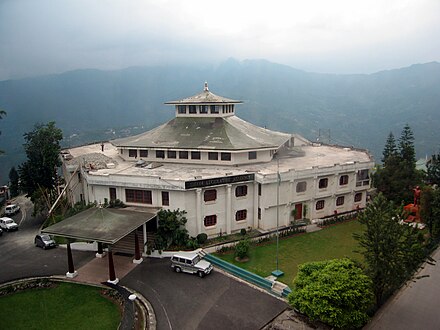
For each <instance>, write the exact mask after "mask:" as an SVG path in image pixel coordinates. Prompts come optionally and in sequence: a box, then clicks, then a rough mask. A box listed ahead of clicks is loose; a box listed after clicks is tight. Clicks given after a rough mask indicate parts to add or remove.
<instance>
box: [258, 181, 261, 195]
mask: <svg viewBox="0 0 440 330" xmlns="http://www.w3.org/2000/svg"><path fill="white" fill-rule="evenodd" d="M258 196H261V183H259V184H258Z"/></svg>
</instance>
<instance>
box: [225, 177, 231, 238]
mask: <svg viewBox="0 0 440 330" xmlns="http://www.w3.org/2000/svg"><path fill="white" fill-rule="evenodd" d="M231 190H232V185H230V184H228V185H227V186H226V214H225V215H226V217H225V220H226V234H227V235H229V234H230V233H231V226H232V224H231V218H232V214H231V213H232V200H231Z"/></svg>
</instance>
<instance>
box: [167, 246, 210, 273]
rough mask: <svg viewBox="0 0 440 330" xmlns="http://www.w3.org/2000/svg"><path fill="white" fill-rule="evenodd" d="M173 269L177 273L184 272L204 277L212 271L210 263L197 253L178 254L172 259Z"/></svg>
mask: <svg viewBox="0 0 440 330" xmlns="http://www.w3.org/2000/svg"><path fill="white" fill-rule="evenodd" d="M171 267H172V268H173V269H174V271H175V272H176V273H180V272H184V273H191V274H197V275H199V277H204V276H205V275H208V274H209V273H211V271H212V268H213V267H212V265H211V263H210V262H208V261H206V260H203V259H202V256H201V255H199V254H198V253H196V252H178V253H176V254H175V255H173V256H172V257H171Z"/></svg>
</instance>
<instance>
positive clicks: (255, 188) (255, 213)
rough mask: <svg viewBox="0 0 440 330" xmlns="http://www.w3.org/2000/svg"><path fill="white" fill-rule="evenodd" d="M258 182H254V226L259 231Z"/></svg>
mask: <svg viewBox="0 0 440 330" xmlns="http://www.w3.org/2000/svg"><path fill="white" fill-rule="evenodd" d="M258 225H259V223H258V182H256V181H255V182H254V222H253V224H252V226H253V227H254V229H258Z"/></svg>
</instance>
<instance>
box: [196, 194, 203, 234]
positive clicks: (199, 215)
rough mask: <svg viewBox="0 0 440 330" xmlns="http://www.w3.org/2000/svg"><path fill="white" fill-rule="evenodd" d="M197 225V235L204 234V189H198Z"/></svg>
mask: <svg viewBox="0 0 440 330" xmlns="http://www.w3.org/2000/svg"><path fill="white" fill-rule="evenodd" d="M196 195H197V196H196V223H197V234H200V233H201V232H202V189H200V188H198V189H196Z"/></svg>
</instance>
